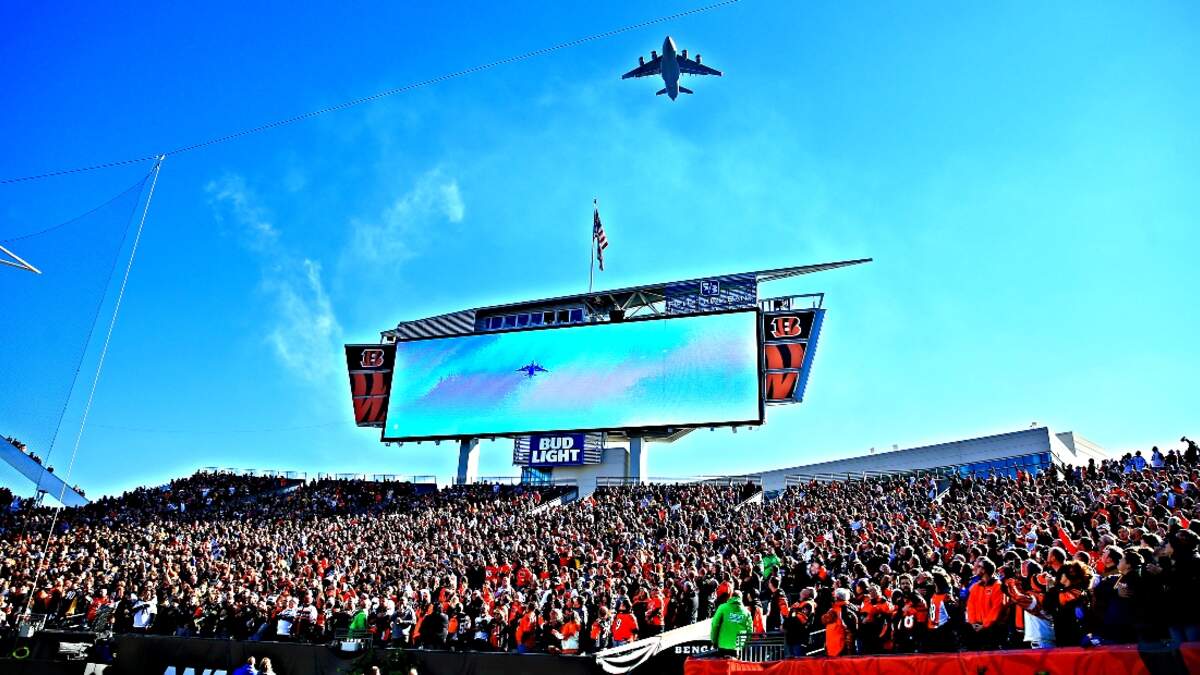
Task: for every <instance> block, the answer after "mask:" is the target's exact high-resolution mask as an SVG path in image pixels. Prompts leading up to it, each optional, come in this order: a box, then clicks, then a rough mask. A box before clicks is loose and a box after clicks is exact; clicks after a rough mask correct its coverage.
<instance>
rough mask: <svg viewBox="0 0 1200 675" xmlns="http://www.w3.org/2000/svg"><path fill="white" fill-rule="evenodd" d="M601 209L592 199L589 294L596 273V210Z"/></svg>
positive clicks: (597, 202)
mask: <svg viewBox="0 0 1200 675" xmlns="http://www.w3.org/2000/svg"><path fill="white" fill-rule="evenodd" d="M599 208H600V203H599V201H597V200H596V199H595V198H592V239H591V242H590V243H589V244H588V253H589V257H590V258H591V262H590V263H589V264H588V293H589V294H590V293H591V292H592V275H593V274H594V273H595V271H596V225H595V223H596V220H595V219H596V209H599Z"/></svg>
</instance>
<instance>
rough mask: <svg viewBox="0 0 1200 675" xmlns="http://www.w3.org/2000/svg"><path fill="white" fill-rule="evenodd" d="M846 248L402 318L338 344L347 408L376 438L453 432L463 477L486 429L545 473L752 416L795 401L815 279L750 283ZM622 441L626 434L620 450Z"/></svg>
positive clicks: (812, 348) (632, 464)
mask: <svg viewBox="0 0 1200 675" xmlns="http://www.w3.org/2000/svg"><path fill="white" fill-rule="evenodd" d="M866 262H870V259H869V258H868V259H858V260H845V261H838V262H830V263H821V264H817V265H806V266H799V267H788V268H782V269H774V270H764V271H758V272H745V273H739V274H729V275H722V276H715V277H706V278H700V279H690V280H684V281H672V282H665V283H660V284H650V285H645V286H637V287H631V288H624V289H618V290H612V291H596V292H592V293H586V294H580V295H573V296H565V297H559V298H548V299H541V300H532V301H527V302H519V303H512V304H506V305H498V306H492V307H481V308H476V309H467V310H461V311H457V312H451V313H448V314H442V315H438V316H433V317H428V318H424V319H416V320H412V321H404V322H401V323H399V324H398V325H397V326H396V327H395V328H391V329H388V330H385V331H383V332H382V333H381V335H380V340H379V342H377V343H373V344H349V345H346V366H347V370H348V373H349V378H350V391H351V400H352V403H353V407H354V418H355V423H356V424H357V425H358V426H360V427H370V428H377V429H379V430H380V439H381V440H382V441H384V442H397V443H406V442H417V443H420V442H426V441H434V442H441V441H457V442H458V443H459V451H460V455H459V460H460V461H459V476H458V478H459V480H461V481H468V480H471V479H472V473H473V471H472V467H473V466H477V464H478V455H477V453H478V449H477V442H478V440H480V439H496V438H510V439H513V441H514V446H513V448H514V455H513V461H514V464H517V465H520V466H522V468H523V471H527V472H530V473H533V474H537V475H541V476H543V477H544V476H546V475H548V474H549V473H551V472H553V470H554V469H555V468H556V467H558V468H561V467H579V466H587V465H591V464H599V463H601V462H602V461H603V459H602V458H603V456H604V452H605V448H606V447H608V446H609V444H613V443H626V444H628V453H629V455H630V457H629V459H628V460H627V461H626V462H625V466H626V467H627V471H626V474H627V476H628V477H634V478H636V477H638V476H640V475H641V474H642V473H643V472H642V471H641V469H642V468H644V455H643V454H642V443H643V442H648V441H657V442H670V441H674V440H676V439H678V438H680V437H682V436H683V435H685V434H687V433H689V432H690V431H692V430H694V429H697V428H704V427H709V428H714V427H722V426H724V427H735V428H736V427H738V426H754V425H760V424H763V423H764V422H765V421H766V409H767V408H768V407H770V406H777V405H788V404H795V403H800V402H801V401H803V400H804V395H805V390H806V386H807V382H808V376H809V373H810V372H811V370H812V365H813V360H814V357H815V354H816V348H817V341H818V338H819V336H820V333H821V325H822V322H823V321H824V317H825V308H824V306H823V305H824V294H822V293H810V294H804V295H791V296H784V297H774V298H761V297H760V295H759V285H760V284H762V283H765V282H769V281H776V280H780V279H786V278H790V277H795V276H800V275H805V274H811V273H814V272H820V271H825V270H831V269H836V268H840V267H847V266H851V265H858V264H862V263H866ZM623 450H624V449H623Z"/></svg>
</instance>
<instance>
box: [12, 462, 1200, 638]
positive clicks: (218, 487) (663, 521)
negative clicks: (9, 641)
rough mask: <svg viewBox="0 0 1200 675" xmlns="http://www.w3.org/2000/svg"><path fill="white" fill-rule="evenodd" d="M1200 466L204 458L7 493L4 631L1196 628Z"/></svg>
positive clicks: (361, 633) (528, 634) (304, 634)
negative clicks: (44, 495)
mask: <svg viewBox="0 0 1200 675" xmlns="http://www.w3.org/2000/svg"><path fill="white" fill-rule="evenodd" d="M1198 472H1200V449H1198V448H1197V446H1196V444H1195V443H1191V442H1187V446H1186V449H1184V450H1180V451H1176V450H1172V451H1169V452H1167V453H1161V452H1159V451H1158V450H1157V449H1155V450H1153V451H1152V453H1151V455H1150V459H1148V460H1147V459H1144V458H1142V456H1141V455H1140V453H1139V454H1134V455H1128V456H1126V457H1124V458H1122V459H1120V460H1113V461H1105V462H1101V463H1099V464H1096V463H1091V464H1089V465H1088V466H1083V467H1074V468H1072V467H1057V466H1056V467H1053V468H1051V469H1050V470H1047V471H1044V472H1041V473H1038V474H1036V475H1030V474H1029V473H1026V472H1023V471H1017V472H1015V473H1014V475H996V474H991V475H985V476H955V477H941V478H937V477H934V476H905V477H892V478H869V479H865V480H851V481H841V482H828V483H818V482H812V483H807V484H803V485H796V486H792V487H789V488H788V489H786V490H785V491H783V492H782V493H780V494H779V495H776V496H775V498H773V499H768V500H765V501H761V502H759V501H757V500H746V497H747V496H748V494H750V493H753V492H754V490H753V489H750V490H746V489H745V487H744V486H718V485H713V484H679V485H639V486H627V487H615V488H601V489H599V490H598V491H597V492H595V493H594V494H593V495H591V496H589V497H587V498H585V499H583V500H580V501H576V502H572V503H569V504H566V505H561V506H554V505H551V504H547V503H546V502H547V500H550V499H553V498H554V497H556V496H558V494H560V493H559V491H558V490H557V489H556V488H553V487H541V488H538V487H530V486H500V485H471V486H457V487H452V488H445V489H441V490H437V489H433V488H432V487H431V486H418V485H413V484H408V483H395V482H370V481H338V480H320V481H311V482H305V481H297V480H285V479H280V478H267V477H253V476H235V475H229V474H212V473H198V474H196V475H194V476H191V477H189V478H185V479H181V480H177V481H174V482H172V483H171V484H169V485H167V486H163V487H159V488H142V489H138V490H135V491H133V492H129V493H126V494H124V495H122V496H120V497H116V498H106V499H101V500H98V501H96V502H93V503H92V504H90V505H88V506H86V507H81V508H73V509H65V510H63V511H62V512H61V513H60V514H58V516H57V519H55V514H54V512H53V511H52V510H50V509H47V508H31V507H29V506H27V505H26V506H22V507H20V508H15V509H14V508H9V509H5V510H4V511H3V512H2V513H0V626H9V627H11V626H12V625H14V623H15V622H16V621H17V617H18V615H19V614H20V613H22V612H23V611H25V608H26V607H27V606H28V607H30V608H31V609H32V611H33V612H35V613H38V614H44V615H48V616H50V617H51V620H52V622H54V621H57V622H60V623H62V622H70V621H80V620H86V621H89V622H92V623H93V624H101V625H111V627H112V628H113V629H114V630H117V631H131V632H147V633H154V634H168V635H181V636H204V637H222V638H233V639H239V640H283V641H316V642H324V641H330V640H333V639H335V638H341V637H345V636H349V637H363V638H369V639H372V640H375V641H377V642H379V643H381V644H389V645H395V646H422V647H428V648H450V649H470V650H502V651H510V650H512V651H519V652H552V653H567V654H570V653H581V652H594V651H597V650H600V649H603V648H605V647H609V646H615V645H620V644H624V643H626V642H629V641H632V640H635V639H638V638H643V637H647V636H650V635H655V634H658V633H660V632H662V631H664V630H669V629H671V628H675V627H682V626H687V625H690V624H692V623H695V622H697V621H702V620H706V619H708V618H709V617H712V616H713V615H714V614H715V613H717V612H718V609H719V608H720V607H721V606H722V605H724V604H726V603H727V602H733V603H735V604H736V603H737V602H739V600H736V599H733V598H735V596H737V597H738V598H740V599H741V601H744V603H745V607H746V608H747V612H749V614H750V615H751V621H750V629H751V630H752V631H754V632H764V631H775V630H778V631H782V632H783V634H784V635H785V636H786V641H787V644H788V645H789V648H790V649H791V651H792V653H793V654H795V655H802V654H806V653H810V652H813V651H816V650H815V649H814V647H824V650H825V653H827V655H829V656H839V655H844V654H850V653H891V652H895V653H913V652H934V651H952V650H959V649H995V648H1001V647H1005V648H1013V647H1021V646H1027V647H1035V648H1036V647H1050V646H1054V645H1080V644H1100V643H1106V644H1107V643H1126V642H1145V641H1154V640H1164V639H1176V640H1196V639H1198V638H1200V610H1198V609H1197V608H1198V607H1200V554H1198V551H1197V548H1198V547H1197V543H1198V538H1197V535H1196V532H1197V531H1200V513H1197V506H1198V501H1197V498H1198V496H1200V495H1198V494H1197V490H1198V488H1197V474H1198ZM14 503H19V502H14ZM52 522H53V523H54V525H53V534H52V536H50V537H49V539H48V540H47V533H48V531H49V530H50V528H51V523H52ZM47 542H48V546H47Z"/></svg>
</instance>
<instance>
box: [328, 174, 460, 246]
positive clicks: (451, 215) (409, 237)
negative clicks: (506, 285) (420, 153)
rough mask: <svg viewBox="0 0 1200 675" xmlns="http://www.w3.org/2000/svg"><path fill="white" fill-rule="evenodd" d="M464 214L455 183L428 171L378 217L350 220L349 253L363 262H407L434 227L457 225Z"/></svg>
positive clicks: (443, 175) (441, 175)
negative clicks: (447, 224)
mask: <svg viewBox="0 0 1200 675" xmlns="http://www.w3.org/2000/svg"><path fill="white" fill-rule="evenodd" d="M465 214H466V206H465V205H464V204H463V198H462V193H461V192H460V191H459V187H458V181H457V180H455V179H454V178H451V177H448V176H446V175H445V172H444V171H443V170H442V169H440V168H435V169H431V170H429V171H427V172H425V173H424V174H423V175H422V176H421V177H420V178H418V179H417V181H416V183H415V184H414V185H413V187H412V188H411V189H409V190H408V191H406V192H404V193H403V194H401V195H400V196H398V197H396V198H395V199H394V200H393V201H392V202H391V203H390V204H389V205H388V206H387V207H386V208H384V209H383V210H382V211H381V212H380V213H379V215H378V216H376V217H373V218H365V219H363V218H360V219H355V220H353V221H351V229H352V241H351V244H350V253H351V254H352V255H353V256H355V257H356V258H358V259H359V260H362V261H364V262H367V263H377V262H383V261H387V262H389V263H396V262H400V261H403V260H407V259H410V258H412V257H413V256H414V255H416V253H417V251H419V250H420V249H421V248H422V247H423V246H424V244H425V243H426V242H427V241H428V240H429V239H430V236H431V233H432V232H433V231H434V230H435V229H436V228H437V227H439V226H441V225H442V224H444V223H450V224H454V223H459V222H461V221H462V219H463V216H464V215H465Z"/></svg>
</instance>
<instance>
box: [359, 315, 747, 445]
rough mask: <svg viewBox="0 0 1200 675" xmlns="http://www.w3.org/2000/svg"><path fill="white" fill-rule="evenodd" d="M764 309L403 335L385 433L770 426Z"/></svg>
mask: <svg viewBox="0 0 1200 675" xmlns="http://www.w3.org/2000/svg"><path fill="white" fill-rule="evenodd" d="M759 354H760V348H759V340H758V312H757V311H756V310H753V309H751V310H745V311H736V312H727V313H721V314H704V315H697V316H683V317H676V318H661V319H645V320H630V321H622V322H613V323H600V324H591V325H581V326H575V327H563V328H544V329H534V330H515V331H506V332H495V333H483V334H473V335H464V336H458V337H444V338H431V339H426V340H413V341H405V342H399V343H397V344H396V367H395V374H394V376H393V379H392V388H391V397H390V400H389V403H388V411H387V420H386V423H385V426H384V431H383V439H384V440H389V441H390V440H394V441H407V440H424V439H437V438H465V437H479V436H504V435H518V434H528V433H537V432H549V431H598V430H615V429H651V428H663V427H686V426H716V425H730V424H761V423H762V420H763V404H762V393H761V391H760V386H761V381H762V377H761V375H760V364H759Z"/></svg>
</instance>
